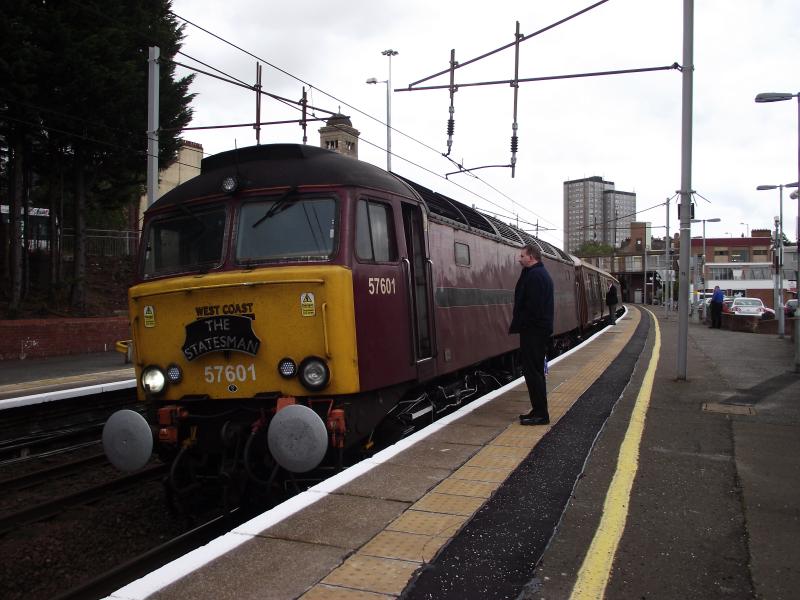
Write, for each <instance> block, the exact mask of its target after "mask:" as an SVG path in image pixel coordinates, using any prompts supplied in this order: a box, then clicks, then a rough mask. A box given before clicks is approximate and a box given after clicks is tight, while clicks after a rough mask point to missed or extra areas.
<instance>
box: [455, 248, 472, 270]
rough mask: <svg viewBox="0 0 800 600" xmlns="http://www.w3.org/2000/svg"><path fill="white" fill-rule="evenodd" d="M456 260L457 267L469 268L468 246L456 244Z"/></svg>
mask: <svg viewBox="0 0 800 600" xmlns="http://www.w3.org/2000/svg"><path fill="white" fill-rule="evenodd" d="M455 258H456V264H457V265H461V266H462V267H468V266H469V265H470V262H469V246H468V245H467V244H462V243H461V242H456V243H455Z"/></svg>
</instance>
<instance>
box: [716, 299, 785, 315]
mask: <svg viewBox="0 0 800 600" xmlns="http://www.w3.org/2000/svg"><path fill="white" fill-rule="evenodd" d="M723 310H724V303H723ZM728 312H729V313H731V314H732V315H739V316H757V317H761V318H765V319H770V318H774V317H775V311H774V310H772V309H770V308H767V307H765V306H764V303H763V302H762V301H761V298H734V299H733V301H732V302H731V305H730V308H729V309H728Z"/></svg>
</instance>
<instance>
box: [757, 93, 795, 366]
mask: <svg viewBox="0 0 800 600" xmlns="http://www.w3.org/2000/svg"><path fill="white" fill-rule="evenodd" d="M792 98H797V180H798V182H800V93H797V94H792V93H789V92H777V93H776V92H765V93H761V94H758V95H757V96H756V102H758V103H759V104H761V103H764V102H781V101H782V100H791V99H792ZM797 244H798V250H800V194H797ZM798 255H800V252H798ZM794 277H795V294H797V297H798V298H800V258H798V260H797V262H796V264H795V273H794ZM794 370H795V373H800V317H795V320H794Z"/></svg>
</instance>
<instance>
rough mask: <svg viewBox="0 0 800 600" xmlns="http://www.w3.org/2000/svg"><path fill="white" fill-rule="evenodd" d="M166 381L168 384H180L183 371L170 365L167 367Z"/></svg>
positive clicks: (176, 366)
mask: <svg viewBox="0 0 800 600" xmlns="http://www.w3.org/2000/svg"><path fill="white" fill-rule="evenodd" d="M167 379H169V382H170V383H180V382H181V379H183V371H181V368H180V367H179V366H178V365H170V366H168V367H167Z"/></svg>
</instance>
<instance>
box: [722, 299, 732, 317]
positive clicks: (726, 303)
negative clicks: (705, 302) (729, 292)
mask: <svg viewBox="0 0 800 600" xmlns="http://www.w3.org/2000/svg"><path fill="white" fill-rule="evenodd" d="M732 304H733V298H726V299H725V300H723V301H722V312H723V313H727V314H731V312H732V311H731V305H732Z"/></svg>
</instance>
